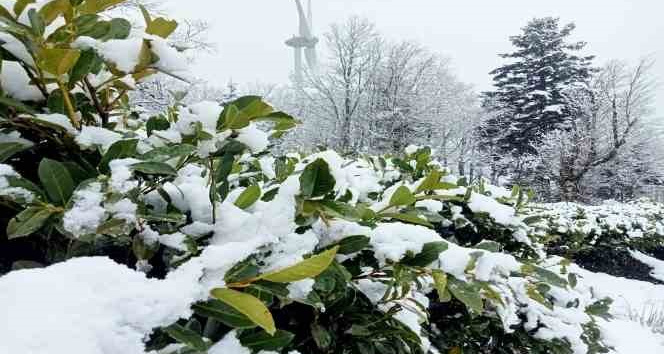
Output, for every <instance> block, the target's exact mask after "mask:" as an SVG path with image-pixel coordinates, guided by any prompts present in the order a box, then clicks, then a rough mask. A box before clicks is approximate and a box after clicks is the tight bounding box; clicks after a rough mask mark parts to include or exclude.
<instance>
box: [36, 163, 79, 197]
mask: <svg viewBox="0 0 664 354" xmlns="http://www.w3.org/2000/svg"><path fill="white" fill-rule="evenodd" d="M37 173H38V174H39V180H40V181H41V184H42V185H43V186H44V189H45V190H46V194H47V195H48V197H49V199H50V200H51V201H53V202H54V203H56V204H57V205H65V204H67V201H69V198H70V197H71V195H72V193H73V192H74V180H73V179H72V178H71V175H70V174H69V170H67V167H65V165H64V164H62V163H60V162H58V161H55V160H51V159H43V160H42V161H41V162H40V163H39V169H38V171H37Z"/></svg>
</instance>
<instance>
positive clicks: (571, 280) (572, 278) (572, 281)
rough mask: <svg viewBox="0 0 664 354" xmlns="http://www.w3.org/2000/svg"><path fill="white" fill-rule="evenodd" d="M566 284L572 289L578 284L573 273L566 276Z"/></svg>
mask: <svg viewBox="0 0 664 354" xmlns="http://www.w3.org/2000/svg"><path fill="white" fill-rule="evenodd" d="M567 282H568V283H569V285H570V286H571V287H572V288H576V285H577V284H578V280H577V278H576V274H574V273H569V274H567Z"/></svg>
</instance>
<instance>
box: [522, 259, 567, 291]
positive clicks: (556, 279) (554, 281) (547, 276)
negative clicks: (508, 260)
mask: <svg viewBox="0 0 664 354" xmlns="http://www.w3.org/2000/svg"><path fill="white" fill-rule="evenodd" d="M521 272H523V273H525V274H529V275H533V276H535V277H536V278H538V279H539V280H542V281H543V282H545V283H548V284H551V285H555V286H558V287H561V288H565V287H567V285H568V284H567V281H566V280H565V279H563V278H562V277H560V276H559V275H558V274H556V273H554V272H552V271H550V270H548V269H544V268H542V267H538V266H535V265H531V264H524V265H523V266H521Z"/></svg>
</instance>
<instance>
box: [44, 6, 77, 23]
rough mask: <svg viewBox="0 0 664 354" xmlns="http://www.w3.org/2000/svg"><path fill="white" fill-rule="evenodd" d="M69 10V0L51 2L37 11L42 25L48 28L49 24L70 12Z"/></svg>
mask: <svg viewBox="0 0 664 354" xmlns="http://www.w3.org/2000/svg"><path fill="white" fill-rule="evenodd" d="M71 9H72V8H71V3H70V2H69V0H53V1H50V2H48V3H46V4H45V5H44V6H42V7H41V8H40V9H39V15H40V16H41V17H42V18H43V19H44V23H45V24H46V25H47V26H48V25H50V24H51V22H53V21H55V19H56V18H58V16H60V15H63V14H66V13H67V12H69V11H71Z"/></svg>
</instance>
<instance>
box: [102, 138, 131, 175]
mask: <svg viewBox="0 0 664 354" xmlns="http://www.w3.org/2000/svg"><path fill="white" fill-rule="evenodd" d="M137 145H138V140H137V139H130V140H119V141H116V142H114V143H113V145H111V146H110V147H109V148H108V151H107V152H106V153H105V154H104V157H102V159H101V162H99V170H100V171H102V172H108V171H109V170H108V164H109V163H110V162H111V160H115V159H123V158H127V157H133V156H134V155H136V146H137Z"/></svg>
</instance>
